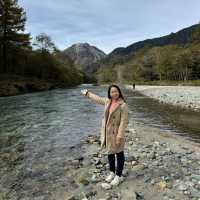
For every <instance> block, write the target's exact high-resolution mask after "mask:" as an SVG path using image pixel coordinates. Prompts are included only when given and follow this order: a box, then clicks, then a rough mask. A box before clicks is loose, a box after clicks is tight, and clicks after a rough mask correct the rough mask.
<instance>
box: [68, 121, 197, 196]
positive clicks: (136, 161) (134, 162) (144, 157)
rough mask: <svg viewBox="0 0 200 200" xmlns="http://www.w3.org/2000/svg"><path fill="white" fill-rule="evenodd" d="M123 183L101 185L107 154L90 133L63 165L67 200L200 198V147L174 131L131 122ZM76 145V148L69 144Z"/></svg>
mask: <svg viewBox="0 0 200 200" xmlns="http://www.w3.org/2000/svg"><path fill="white" fill-rule="evenodd" d="M125 137H126V147H125V166H124V171H123V176H124V181H123V182H122V183H121V184H120V185H118V186H113V187H111V186H110V185H109V184H106V183H105V177H106V175H107V174H108V172H109V171H108V162H107V156H106V153H105V151H104V150H100V141H99V137H98V136H96V135H93V134H91V135H89V136H88V138H86V139H85V140H84V141H82V144H81V146H80V147H79V148H80V150H81V152H82V154H81V155H80V156H79V157H77V158H73V159H71V160H69V162H68V163H67V169H68V172H67V173H68V178H69V180H70V181H69V182H70V183H73V184H70V186H69V187H68V188H67V191H66V192H67V194H70V195H69V197H68V198H67V199H69V200H76V199H77V200H79V199H84V200H91V199H92V200H93V199H95V200H109V199H110V200H114V199H116V200H117V199H121V200H137V199H145V200H162V199H164V200H180V199H184V200H200V168H199V166H200V151H199V148H200V145H199V144H196V143H193V142H191V141H187V140H185V139H184V138H183V137H181V136H178V135H175V133H171V132H170V133H169V132H166V131H165V132H163V131H161V130H159V129H158V128H152V127H148V126H144V125H141V124H139V123H135V124H134V128H131V126H129V128H128V129H127V130H126V135H125ZM72 148H76V147H72Z"/></svg>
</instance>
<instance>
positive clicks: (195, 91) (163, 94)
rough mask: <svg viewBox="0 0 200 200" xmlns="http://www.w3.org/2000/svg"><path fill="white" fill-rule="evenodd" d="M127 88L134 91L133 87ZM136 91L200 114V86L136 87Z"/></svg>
mask: <svg viewBox="0 0 200 200" xmlns="http://www.w3.org/2000/svg"><path fill="white" fill-rule="evenodd" d="M125 88H127V89H131V90H133V86H132V85H125ZM135 91H138V92H140V93H141V94H143V95H145V96H148V97H150V98H153V99H156V100H158V101H159V102H161V103H167V104H170V105H174V106H179V107H182V108H186V109H191V110H193V111H197V112H200V87H199V86H146V85H136V86H135Z"/></svg>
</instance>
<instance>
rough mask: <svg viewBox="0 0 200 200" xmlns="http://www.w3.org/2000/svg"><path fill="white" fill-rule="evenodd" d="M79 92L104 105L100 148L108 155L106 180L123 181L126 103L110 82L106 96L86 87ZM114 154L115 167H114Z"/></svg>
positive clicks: (126, 117) (110, 181) (115, 182)
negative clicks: (101, 95)
mask: <svg viewBox="0 0 200 200" xmlns="http://www.w3.org/2000/svg"><path fill="white" fill-rule="evenodd" d="M81 93H82V94H83V95H85V96H86V97H88V98H90V99H91V100H93V101H94V102H96V103H98V104H101V105H104V112H103V115H102V121H101V122H102V125H101V137H100V138H101V148H102V149H103V148H105V149H106V151H107V155H108V162H109V170H110V172H109V174H108V176H107V177H106V179H105V180H106V181H107V182H109V183H110V184H111V185H118V184H119V183H120V182H122V181H123V176H122V171H123V168H124V161H125V156H124V145H125V136H124V134H125V128H126V127H127V125H128V122H129V119H128V105H127V103H126V102H125V100H124V97H123V95H122V93H121V90H120V88H119V86H117V85H115V84H112V85H110V86H109V87H108V97H100V96H98V95H96V94H94V93H92V92H91V91H89V90H88V89H84V90H81ZM115 155H116V157H117V169H115Z"/></svg>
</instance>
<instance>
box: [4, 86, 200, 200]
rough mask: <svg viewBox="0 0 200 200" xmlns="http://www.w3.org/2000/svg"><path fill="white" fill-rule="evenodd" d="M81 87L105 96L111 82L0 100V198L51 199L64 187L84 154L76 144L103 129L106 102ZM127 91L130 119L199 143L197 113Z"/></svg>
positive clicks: (198, 116) (199, 128)
mask: <svg viewBox="0 0 200 200" xmlns="http://www.w3.org/2000/svg"><path fill="white" fill-rule="evenodd" d="M83 88H88V89H90V90H91V91H92V92H94V93H95V94H98V95H100V96H106V95H107V86H93V85H86V84H85V85H80V86H78V87H74V88H70V89H57V90H51V91H45V92H36V93H31V94H23V95H18V96H11V97H1V98H0V111H1V112H0V199H12V200H13V199H24V200H25V199H50V196H52V195H53V194H54V195H55V194H56V195H57V196H59V192H60V193H62V191H64V190H65V185H66V184H65V182H66V181H67V177H66V175H65V171H64V167H65V164H66V161H67V160H69V159H70V158H72V157H73V156H75V155H76V154H77V155H78V154H80V152H79V151H78V149H74V150H72V149H73V147H74V146H75V145H78V144H80V143H81V141H82V140H83V139H84V138H85V137H86V136H87V135H89V134H93V133H96V134H99V133H100V125H101V124H100V123H101V121H100V120H99V119H100V115H101V114H102V111H103V106H102V105H98V104H95V103H94V102H93V101H92V100H90V99H88V98H86V97H84V96H83V95H82V94H81V93H80V91H81V89H83ZM123 94H124V96H125V98H126V99H127V103H128V105H129V112H130V121H133V122H136V121H137V122H139V123H141V124H148V125H149V126H156V127H159V128H161V129H165V130H169V131H170V130H173V132H176V133H177V134H180V135H183V137H187V139H190V140H193V141H195V142H200V126H199V119H200V114H199V113H195V112H191V111H185V110H183V109H178V108H175V107H172V106H165V105H161V104H158V102H157V101H153V100H151V99H149V98H147V97H145V96H142V95H141V94H139V93H137V92H133V91H130V90H125V89H123ZM133 124H134V123H133Z"/></svg>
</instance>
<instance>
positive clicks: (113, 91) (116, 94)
mask: <svg viewBox="0 0 200 200" xmlns="http://www.w3.org/2000/svg"><path fill="white" fill-rule="evenodd" d="M110 96H111V98H112V99H118V98H119V92H118V90H117V88H116V87H111V89H110Z"/></svg>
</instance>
